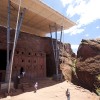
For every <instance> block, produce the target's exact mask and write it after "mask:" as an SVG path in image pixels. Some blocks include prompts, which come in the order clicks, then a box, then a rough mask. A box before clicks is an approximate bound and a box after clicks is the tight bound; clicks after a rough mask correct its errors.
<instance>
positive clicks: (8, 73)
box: [5, 0, 25, 93]
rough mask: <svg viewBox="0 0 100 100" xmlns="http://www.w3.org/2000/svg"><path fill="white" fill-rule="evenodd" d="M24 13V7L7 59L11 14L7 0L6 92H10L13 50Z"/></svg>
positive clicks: (9, 3)
mask: <svg viewBox="0 0 100 100" xmlns="http://www.w3.org/2000/svg"><path fill="white" fill-rule="evenodd" d="M24 13H25V8H24V9H23V10H22V12H20V14H19V19H18V23H17V25H16V30H15V37H14V42H13V48H12V52H11V58H10V59H9V51H10V16H11V15H10V14H11V1H10V0H8V20H7V67H6V77H5V82H7V83H8V93H9V92H10V84H11V75H12V66H13V59H14V52H15V48H16V44H17V40H18V36H19V33H20V28H21V25H22V21H23V17H24Z"/></svg>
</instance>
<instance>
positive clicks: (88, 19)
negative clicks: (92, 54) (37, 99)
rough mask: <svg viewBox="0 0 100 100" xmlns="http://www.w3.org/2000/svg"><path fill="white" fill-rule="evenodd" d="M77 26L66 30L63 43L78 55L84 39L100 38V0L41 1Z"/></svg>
mask: <svg viewBox="0 0 100 100" xmlns="http://www.w3.org/2000/svg"><path fill="white" fill-rule="evenodd" d="M41 1H42V2H44V3H45V4H47V5H48V6H50V7H52V8H53V9H55V10H56V11H58V12H60V13H61V14H62V15H64V16H66V17H67V18H69V19H71V20H72V21H74V22H75V23H76V24H77V25H76V26H74V27H72V28H70V29H68V30H64V38H63V41H64V42H66V43H70V44H71V47H72V49H73V51H74V52H75V53H76V52H77V48H78V46H79V44H80V43H81V40H82V39H96V38H100V11H99V10H100V0H41Z"/></svg>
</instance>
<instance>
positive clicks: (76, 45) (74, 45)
mask: <svg viewBox="0 0 100 100" xmlns="http://www.w3.org/2000/svg"><path fill="white" fill-rule="evenodd" d="M78 47H79V45H78V44H73V45H71V48H72V49H78Z"/></svg>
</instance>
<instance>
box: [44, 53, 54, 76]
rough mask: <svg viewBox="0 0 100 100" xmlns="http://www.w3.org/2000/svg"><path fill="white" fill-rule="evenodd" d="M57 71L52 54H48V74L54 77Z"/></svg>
mask: <svg viewBox="0 0 100 100" xmlns="http://www.w3.org/2000/svg"><path fill="white" fill-rule="evenodd" d="M55 73H56V67H55V63H54V60H53V57H52V55H50V54H47V55H46V76H47V77H52V76H53V75H54V74H55Z"/></svg>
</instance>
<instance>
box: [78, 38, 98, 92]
mask: <svg viewBox="0 0 100 100" xmlns="http://www.w3.org/2000/svg"><path fill="white" fill-rule="evenodd" d="M76 73H77V76H78V79H79V83H80V84H81V86H83V87H85V88H87V89H89V90H91V91H97V92H98V91H99V89H100V38H99V39H96V40H82V41H81V44H80V46H79V48H78V52H77V64H76Z"/></svg>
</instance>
